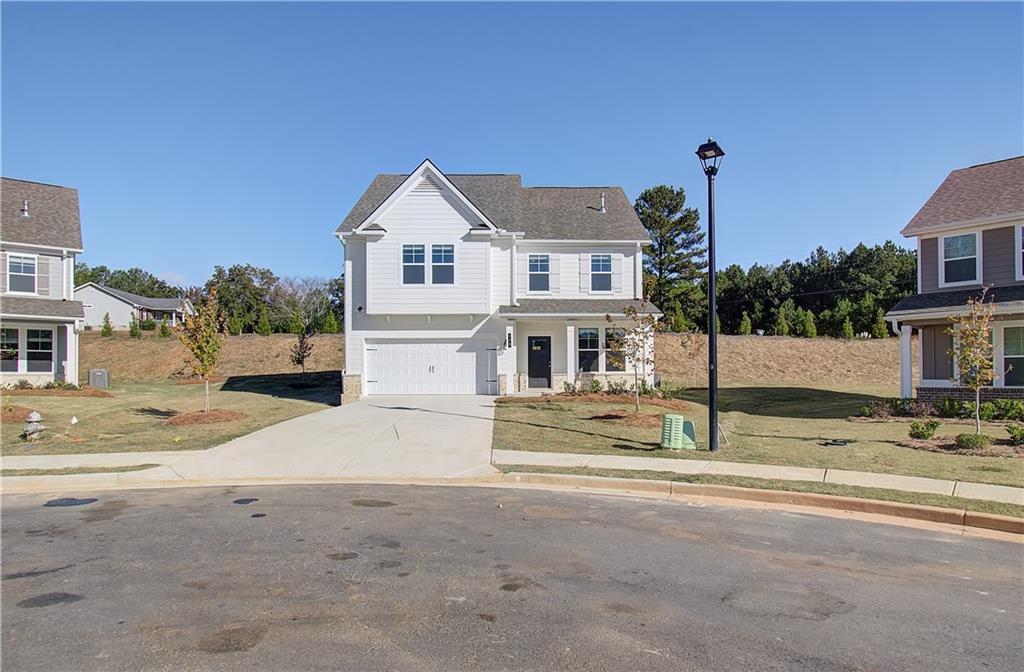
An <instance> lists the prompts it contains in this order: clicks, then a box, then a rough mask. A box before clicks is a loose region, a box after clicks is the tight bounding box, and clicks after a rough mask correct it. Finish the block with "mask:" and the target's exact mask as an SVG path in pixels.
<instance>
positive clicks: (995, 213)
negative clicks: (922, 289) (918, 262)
mask: <svg viewBox="0 0 1024 672" xmlns="http://www.w3.org/2000/svg"><path fill="white" fill-rule="evenodd" d="M1015 214H1019V215H1021V216H1022V217H1024V156H1018V157H1016V158H1013V159H1005V160H1003V161H994V162H992V163H983V164H981V165H978V166H971V167H970V168H960V169H959V170H954V171H953V172H952V173H950V174H949V175H948V176H947V177H946V179H945V181H943V183H942V184H941V185H939V188H938V189H936V190H935V193H934V194H932V195H931V198H929V199H928V200H927V201H926V202H925V204H924V205H923V206H922V207H921V209H920V210H918V212H917V214H916V215H914V218H913V219H911V220H910V223H909V224H907V225H906V226H905V227H903V232H902V233H903V235H904V236H913V235H917V234H920V233H926V232H928V231H931V230H934V229H936V228H943V227H945V226H949V225H951V224H958V223H961V222H972V221H975V220H985V219H990V218H993V217H1000V216H1003V215H1007V216H1011V217H1012V216H1013V215H1015Z"/></svg>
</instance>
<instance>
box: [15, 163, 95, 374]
mask: <svg viewBox="0 0 1024 672" xmlns="http://www.w3.org/2000/svg"><path fill="white" fill-rule="evenodd" d="M81 252H82V227H81V224H80V222H79V214H78V191H76V190H75V189H70V188H68V187H60V186H56V185H53V184H42V183H39V182H28V181H25V180H15V179H10V178H6V177H5V178H0V383H2V384H4V385H9V384H13V383H16V382H17V381H19V380H27V381H29V382H30V383H32V384H34V385H38V384H43V383H47V382H50V381H66V382H69V383H74V384H76V385H77V384H78V330H79V327H80V326H81V322H82V318H83V317H84V312H83V310H82V304H81V303H80V302H78V301H75V300H74V294H73V285H74V275H75V256H76V255H77V254H79V253H81Z"/></svg>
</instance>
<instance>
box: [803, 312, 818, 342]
mask: <svg viewBox="0 0 1024 672" xmlns="http://www.w3.org/2000/svg"><path fill="white" fill-rule="evenodd" d="M817 336H818V325H816V324H815V323H814V311H812V310H807V311H804V338H816V337H817Z"/></svg>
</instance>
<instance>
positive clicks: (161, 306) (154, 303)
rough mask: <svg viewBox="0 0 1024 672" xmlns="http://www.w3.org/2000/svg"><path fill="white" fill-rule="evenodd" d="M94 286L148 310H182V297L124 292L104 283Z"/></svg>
mask: <svg viewBox="0 0 1024 672" xmlns="http://www.w3.org/2000/svg"><path fill="white" fill-rule="evenodd" d="M96 287H99V288H100V289H102V290H103V291H104V292H107V293H108V294H112V295H114V296H116V297H117V298H119V299H123V300H125V301H128V302H129V303H132V304H135V305H136V306H141V307H143V308H149V309H150V310H165V311H169V310H182V308H181V304H182V302H183V301H184V299H179V298H174V299H161V298H154V297H149V296H142V295H141V294H133V293H131V292H126V291H124V290H123V289H114V288H113V287H106V286H104V285H96Z"/></svg>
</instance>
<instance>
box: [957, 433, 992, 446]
mask: <svg viewBox="0 0 1024 672" xmlns="http://www.w3.org/2000/svg"><path fill="white" fill-rule="evenodd" d="M954 441H955V442H956V447H957V448H959V449H961V450H978V449H979V448H987V447H988V445H989V444H990V443H992V437H991V436H989V435H988V434H957V435H956V439H954Z"/></svg>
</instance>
